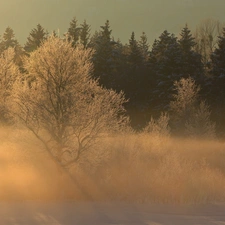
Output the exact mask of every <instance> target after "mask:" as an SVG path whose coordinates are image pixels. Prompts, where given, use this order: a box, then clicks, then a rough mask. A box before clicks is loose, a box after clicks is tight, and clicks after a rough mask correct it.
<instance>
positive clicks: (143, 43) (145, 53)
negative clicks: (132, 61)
mask: <svg viewBox="0 0 225 225" xmlns="http://www.w3.org/2000/svg"><path fill="white" fill-rule="evenodd" d="M138 45H139V48H140V51H141V55H142V58H143V61H144V63H147V62H148V60H149V44H148V38H147V35H146V34H145V32H142V35H141V37H140V40H139V41H138Z"/></svg>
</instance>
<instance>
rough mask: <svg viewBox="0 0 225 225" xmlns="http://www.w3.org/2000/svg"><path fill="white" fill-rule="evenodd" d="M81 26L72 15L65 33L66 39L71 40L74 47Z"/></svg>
mask: <svg viewBox="0 0 225 225" xmlns="http://www.w3.org/2000/svg"><path fill="white" fill-rule="evenodd" d="M80 31H81V28H80V27H79V26H78V22H77V19H76V17H73V19H72V21H71V22H70V26H69V28H68V31H67V33H66V36H67V39H68V40H69V41H71V42H72V46H73V47H76V45H77V43H78V41H79V37H80Z"/></svg>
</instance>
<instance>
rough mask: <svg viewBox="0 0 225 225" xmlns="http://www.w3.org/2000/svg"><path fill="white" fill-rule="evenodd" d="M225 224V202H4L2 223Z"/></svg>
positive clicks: (12, 224) (6, 224)
mask: <svg viewBox="0 0 225 225" xmlns="http://www.w3.org/2000/svg"><path fill="white" fill-rule="evenodd" d="M89 224H90V225H103V224H105V225H167V224H168V225H188V224H191V225H193V224H196V225H199V224H203V225H209V224H212V225H217V224H218V225H225V204H209V205H189V206H174V205H157V204H154V205H153V204H151V205H147V204H145V205H137V204H136V205H134V204H122V203H84V202H82V203H73V202H66V203H43V202H42V203H40V202H39V203H34V202H25V203H21V202H16V203H6V202H2V203H0V225H89Z"/></svg>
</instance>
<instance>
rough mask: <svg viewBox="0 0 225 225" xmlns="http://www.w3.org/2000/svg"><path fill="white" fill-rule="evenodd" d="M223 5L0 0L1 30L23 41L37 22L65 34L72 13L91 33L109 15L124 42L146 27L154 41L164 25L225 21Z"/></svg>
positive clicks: (206, 1) (208, 1)
mask: <svg viewBox="0 0 225 225" xmlns="http://www.w3.org/2000/svg"><path fill="white" fill-rule="evenodd" d="M224 9H225V1H224V0H0V34H3V33H4V30H5V29H6V27H8V26H10V27H11V28H12V29H13V30H14V32H15V35H16V38H17V39H18V40H19V42H20V43H21V44H22V45H23V44H24V43H25V42H26V39H27V37H28V35H29V33H30V31H31V30H32V29H33V28H35V27H36V25H37V24H38V23H40V24H41V25H42V26H43V27H44V28H45V29H47V30H48V31H49V32H51V31H52V30H57V31H59V33H60V34H61V35H62V34H63V33H65V32H66V30H67V29H68V27H69V23H70V21H71V20H72V18H73V17H76V18H77V20H78V23H82V22H83V21H84V20H85V19H86V20H87V23H88V24H90V25H91V29H92V33H93V32H94V31H95V30H99V29H100V26H102V25H104V23H105V21H106V20H107V19H108V20H109V22H110V25H111V29H112V36H113V37H114V38H115V39H117V38H120V40H121V41H122V43H128V40H129V38H130V36H131V33H132V31H134V32H135V35H136V39H139V37H140V36H141V34H142V32H143V31H144V32H146V34H147V36H148V40H149V43H150V44H152V43H153V40H154V39H155V38H158V37H159V35H160V34H161V33H162V32H163V31H164V30H165V29H167V30H168V31H169V32H171V33H175V34H179V32H180V30H181V29H182V28H183V27H184V25H185V23H187V24H188V25H189V27H190V28H191V29H192V30H194V29H195V27H196V25H198V24H199V23H200V22H201V21H202V20H204V19H206V18H213V19H218V20H220V21H221V22H225V13H224Z"/></svg>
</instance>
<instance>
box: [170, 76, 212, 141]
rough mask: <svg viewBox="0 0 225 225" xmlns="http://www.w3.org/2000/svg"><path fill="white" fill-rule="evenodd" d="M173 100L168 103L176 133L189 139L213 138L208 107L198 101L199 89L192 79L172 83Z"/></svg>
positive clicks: (182, 79)
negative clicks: (182, 132) (181, 133)
mask: <svg viewBox="0 0 225 225" xmlns="http://www.w3.org/2000/svg"><path fill="white" fill-rule="evenodd" d="M174 89H175V91H176V92H177V93H176V94H174V100H173V101H172V102H171V103H170V108H171V112H172V122H173V126H174V128H175V130H176V131H177V132H181V131H184V133H185V134H187V135H188V136H190V137H206V138H208V137H210V138H213V137H215V124H214V123H212V122H211V121H210V115H211V112H210V110H209V106H208V105H207V104H206V103H205V102H204V101H200V100H199V91H200V88H199V87H198V86H197V85H196V84H195V81H194V80H193V79H192V78H190V77H189V78H187V79H185V78H181V79H180V80H179V81H176V82H175V83H174Z"/></svg>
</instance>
